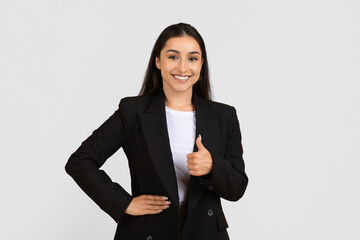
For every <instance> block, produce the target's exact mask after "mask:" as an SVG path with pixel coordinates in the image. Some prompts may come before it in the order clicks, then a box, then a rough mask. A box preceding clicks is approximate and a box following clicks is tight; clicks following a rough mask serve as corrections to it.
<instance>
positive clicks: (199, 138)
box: [196, 134, 205, 150]
mask: <svg viewBox="0 0 360 240" xmlns="http://www.w3.org/2000/svg"><path fill="white" fill-rule="evenodd" d="M196 146H197V147H198V150H202V149H204V148H205V147H204V145H203V144H202V142H201V135H200V134H199V136H198V137H197V139H196Z"/></svg>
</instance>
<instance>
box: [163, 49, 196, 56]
mask: <svg viewBox="0 0 360 240" xmlns="http://www.w3.org/2000/svg"><path fill="white" fill-rule="evenodd" d="M166 52H174V53H180V52H179V51H178V50H174V49H169V50H167V51H166ZM189 54H199V55H200V53H199V52H198V51H192V52H189Z"/></svg>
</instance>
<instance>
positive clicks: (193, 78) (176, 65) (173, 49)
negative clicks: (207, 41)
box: [155, 35, 203, 94]
mask: <svg viewBox="0 0 360 240" xmlns="http://www.w3.org/2000/svg"><path fill="white" fill-rule="evenodd" d="M155 61H156V66H157V68H159V69H160V70H161V76H162V81H163V88H164V92H165V93H167V94H184V93H188V94H192V86H193V85H194V84H195V83H196V82H197V81H198V80H199V77H200V72H201V66H202V63H203V58H202V54H201V50H200V46H199V44H198V42H197V41H196V40H195V39H194V38H192V37H190V36H187V35H185V36H182V37H174V38H170V39H169V40H168V41H167V42H166V44H165V46H164V48H163V49H162V50H161V52H160V57H159V58H156V59H155Z"/></svg>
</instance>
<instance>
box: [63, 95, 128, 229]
mask: <svg viewBox="0 0 360 240" xmlns="http://www.w3.org/2000/svg"><path fill="white" fill-rule="evenodd" d="M126 136H127V134H126V118H125V111H124V101H123V99H121V101H120V103H119V108H118V109H117V110H116V111H115V112H114V113H113V115H111V116H110V117H109V118H108V119H107V120H106V121H105V122H104V123H103V124H102V125H101V126H100V127H99V128H97V129H96V130H94V131H93V132H92V134H91V135H90V136H89V137H88V138H87V139H86V140H84V141H83V142H82V143H81V145H80V147H79V148H78V149H77V150H76V151H75V152H74V153H73V154H71V156H70V158H69V159H68V161H67V163H66V165H65V170H66V172H67V173H68V174H69V175H70V176H71V177H72V178H73V179H74V180H75V182H76V183H77V184H78V185H79V186H80V188H81V189H82V190H83V191H84V192H85V193H86V194H87V195H88V196H89V197H90V198H91V199H92V200H93V201H94V202H95V203H96V204H97V205H98V206H99V207H100V208H101V209H102V210H104V211H105V212H106V213H108V214H109V215H110V216H111V217H112V218H113V219H114V220H115V221H116V222H118V221H119V219H120V217H121V216H122V214H123V213H124V212H125V210H126V208H127V207H128V205H129V204H130V202H131V200H132V196H131V195H130V194H129V193H128V192H127V191H126V190H125V189H123V188H122V187H121V186H120V185H119V184H118V183H115V182H113V181H112V180H111V179H110V177H109V176H108V175H107V174H106V173H105V172H104V171H103V170H100V169H99V168H100V167H101V166H102V165H103V164H104V163H105V161H106V160H107V159H108V158H109V157H110V156H112V155H113V154H114V153H115V152H116V151H117V150H118V149H119V148H120V147H121V146H122V145H123V144H124V143H125V141H126Z"/></svg>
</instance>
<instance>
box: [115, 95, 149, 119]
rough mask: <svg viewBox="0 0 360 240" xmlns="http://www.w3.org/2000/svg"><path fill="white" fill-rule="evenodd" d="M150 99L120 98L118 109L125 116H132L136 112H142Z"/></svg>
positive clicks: (144, 97)
mask: <svg viewBox="0 0 360 240" xmlns="http://www.w3.org/2000/svg"><path fill="white" fill-rule="evenodd" d="M151 99H152V96H151V95H143V96H126V97H123V98H121V100H120V103H119V109H120V110H121V111H122V112H125V113H126V114H127V115H128V114H130V115H133V114H135V113H137V112H144V110H145V109H146V107H147V106H148V104H149V103H150V101H151Z"/></svg>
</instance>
